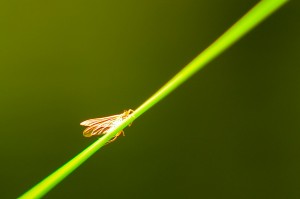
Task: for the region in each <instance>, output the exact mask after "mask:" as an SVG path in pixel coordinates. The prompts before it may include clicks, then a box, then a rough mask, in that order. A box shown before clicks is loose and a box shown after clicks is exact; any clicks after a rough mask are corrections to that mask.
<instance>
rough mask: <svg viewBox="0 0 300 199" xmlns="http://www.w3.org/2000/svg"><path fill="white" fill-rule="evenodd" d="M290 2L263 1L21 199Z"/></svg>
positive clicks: (47, 186)
mask: <svg viewBox="0 0 300 199" xmlns="http://www.w3.org/2000/svg"><path fill="white" fill-rule="evenodd" d="M286 2H287V0H263V1H260V2H259V3H258V4H257V5H256V6H255V7H253V8H252V9H251V10H250V11H249V12H248V13H247V14H246V15H244V16H243V17H242V18H241V19H240V20H239V21H238V22H236V23H235V24H234V25H233V26H232V27H231V28H229V29H228V30H227V31H226V32H225V33H224V34H223V35H221V36H220V37H219V38H218V39H217V40H216V41H215V42H214V43H212V44H211V45H210V46H209V47H208V48H206V49H205V50H204V51H203V52H202V53H201V54H199V55H198V56H197V57H196V58H195V59H194V60H192V61H191V62H190V63H189V64H188V65H187V66H185V67H184V68H183V69H182V70H181V71H180V72H179V73H177V74H176V75H175V76H174V77H173V78H172V79H171V80H170V81H168V82H167V83H166V84H165V85H164V86H163V87H162V88H161V89H159V90H158V91H157V92H156V93H155V94H154V95H153V96H151V97H150V98H149V99H148V100H147V101H146V102H144V103H143V104H142V105H141V106H140V107H138V108H137V109H136V110H135V111H134V113H132V114H131V115H130V116H129V117H128V118H126V119H125V120H124V121H123V122H122V123H120V125H119V126H116V127H114V128H113V129H111V130H110V131H109V132H108V133H106V134H105V135H104V136H102V137H101V138H99V139H98V140H97V141H95V142H94V143H93V144H91V145H90V146H89V147H87V148H86V149H85V150H83V151H82V152H81V153H79V154H78V155H77V156H75V157H74V158H73V159H71V160H70V161H69V162H67V163H66V164H65V165H63V166H62V167H60V168H59V169H57V170H56V171H55V172H53V173H52V174H50V175H49V176H48V177H46V178H45V179H44V180H42V181H41V182H40V183H38V184H37V185H36V186H34V187H33V188H31V189H30V190H29V191H27V192H26V193H24V194H23V195H22V196H20V198H22V199H24V198H40V197H42V196H44V195H45V194H46V193H47V192H48V191H50V190H51V189H52V188H53V187H54V186H56V185H57V184H58V183H60V182H61V181H62V180H63V179H64V178H65V177H66V176H68V175H69V174H70V173H71V172H72V171H74V170H75V169H76V168H77V167H79V166H80V165H81V164H82V163H83V162H84V161H86V160H87V159H88V158H89V157H91V156H92V155H93V154H94V153H95V152H96V151H97V150H98V149H100V148H101V147H102V146H104V145H105V144H106V142H108V141H109V140H110V139H111V138H113V137H114V136H115V135H116V134H117V133H118V132H120V131H121V130H122V129H123V128H125V127H126V126H127V125H128V124H130V123H132V122H133V121H134V120H135V119H136V118H138V117H139V116H141V115H142V114H143V113H144V112H146V111H147V110H148V109H150V108H151V107H152V106H154V105H155V104H156V103H158V102H159V101H160V100H162V99H163V98H164V97H166V96H167V95H168V94H169V93H171V92H172V91H174V90H175V89H176V88H177V87H178V86H180V85H181V84H182V83H184V82H185V81H186V80H187V79H189V78H190V77H191V76H192V75H194V74H195V73H196V72H197V71H199V70H200V69H202V68H203V67H204V66H205V65H206V64H207V63H209V62H210V61H211V60H213V59H214V58H215V57H216V56H218V55H219V54H220V53H222V52H223V51H224V50H226V49H227V48H228V47H230V46H231V45H232V44H234V43H235V42H236V41H237V40H238V39H240V38H241V37H242V36H244V35H245V34H246V33H247V32H249V31H250V30H251V29H252V28H254V27H255V26H256V25H258V24H259V23H260V22H262V21H263V20H264V19H265V18H267V17H268V16H269V15H270V14H272V13H273V12H274V11H276V10H277V9H278V8H280V7H281V6H282V5H283V4H285V3H286Z"/></svg>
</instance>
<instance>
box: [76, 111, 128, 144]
mask: <svg viewBox="0 0 300 199" xmlns="http://www.w3.org/2000/svg"><path fill="white" fill-rule="evenodd" d="M132 113H133V110H131V109H129V110H125V111H124V112H123V113H121V114H118V115H112V116H108V117H101V118H94V119H89V120H85V121H83V122H81V123H80V125H82V126H86V127H87V128H86V129H85V130H84V131H83V136H85V137H92V136H100V135H104V134H106V133H107V132H108V130H109V129H111V128H112V127H115V126H117V125H119V124H120V123H121V122H122V121H123V120H124V119H126V118H127V117H128V116H129V115H130V114H132ZM130 125H131V124H130ZM121 134H123V136H125V134H124V131H123V130H122V131H120V132H119V133H118V134H117V135H116V136H115V137H113V138H112V139H111V140H110V141H109V142H108V143H110V142H113V141H115V140H116V139H117V138H118V137H119V136H120V135H121Z"/></svg>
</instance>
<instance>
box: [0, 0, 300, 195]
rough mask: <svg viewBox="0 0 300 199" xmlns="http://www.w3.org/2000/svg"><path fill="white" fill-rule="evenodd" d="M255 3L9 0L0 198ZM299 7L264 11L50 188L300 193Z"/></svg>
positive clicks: (132, 103) (1, 85)
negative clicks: (88, 122)
mask: <svg viewBox="0 0 300 199" xmlns="http://www.w3.org/2000/svg"><path fill="white" fill-rule="evenodd" d="M256 2H257V1H251V0H248V1H239V0H230V1H221V0H219V1H200V0H199V1H196V0H185V1H172V0H168V1H166V0H163V1H162V0H151V1H109V0H105V1H64V0H62V1H37V0H32V1H13V0H10V1H6V0H4V1H1V2H0V25H1V31H0V61H1V62H0V63H1V66H0V75H1V79H0V92H1V94H0V95H1V96H0V124H1V130H0V132H1V140H0V147H1V148H0V155H1V156H0V157H1V166H0V177H1V181H0V182H1V188H0V198H15V197H17V196H19V195H20V194H22V193H23V192H25V191H26V190H28V189H29V188H31V187H32V186H33V185H35V184H36V183H37V182H39V181H40V180H42V179H43V178H44V177H46V176H47V175H48V174H50V173H51V172H53V171H54V170H56V169H57V168H58V167H60V166H61V165H62V164H64V163H65V162H67V161H68V160H70V159H71V158H72V157H74V156H75V155H76V154H78V153H79V152H80V151H81V150H83V149H84V148H86V147H87V146H89V145H90V144H91V143H93V141H95V139H87V138H84V137H83V136H82V130H83V127H81V126H79V123H80V122H81V121H83V120H85V119H88V118H94V117H102V116H107V115H112V114H118V113H121V112H122V111H123V110H124V109H128V108H132V109H135V108H137V107H138V106H139V105H140V104H141V103H142V102H144V101H145V100H146V99H147V98H148V97H150V96H151V95H152V94H153V93H154V92H155V91H156V90H157V89H158V88H160V87H161V86H162V85H163V84H164V83H165V82H166V81H167V80H169V79H170V78H171V77H172V76H173V75H174V74H176V73H177V72H178V71H179V70H180V69H181V68H182V67H183V66H184V65H186V64H187V63H188V62H189V61H190V60H191V59H193V58H194V57H195V56H196V55H197V54H198V53H199V52H201V51H202V50H204V49H205V48H206V47H207V46H208V45H209V44H210V43H212V42H213V41H214V40H215V39H216V38H217V37H218V36H219V35H220V34H222V33H223V32H224V31H225V30H226V29H227V28H228V27H230V26H231V25H232V24H233V23H234V22H235V21H237V20H238V19H239V18H240V17H241V16H242V15H243V14H244V13H245V12H247V11H248V10H249V9H250V8H251V7H252V6H254V5H255V3H256ZM297 12H299V9H298V8H297V7H295V5H294V3H293V2H290V3H289V4H288V5H286V6H284V7H283V8H282V9H281V10H280V11H278V12H276V13H275V14H274V15H273V16H271V17H270V18H268V19H267V20H266V21H264V23H263V24H261V25H260V26H259V27H258V28H256V29H255V30H253V31H252V32H251V33H250V34H248V35H246V37H244V38H243V39H241V40H240V41H239V42H238V43H237V44H236V45H234V46H233V47H232V48H230V49H229V50H227V51H226V52H225V53H223V54H222V55H221V56H220V57H218V58H217V59H216V60H214V61H213V62H211V63H210V64H209V65H208V66H207V67H206V68H204V70H202V71H200V72H199V73H198V74H196V75H195V76H193V78H191V79H190V80H188V81H187V82H186V83H185V84H184V85H183V86H181V87H180V88H179V89H177V90H176V91H175V92H174V93H172V94H171V95H169V96H168V97H167V98H166V99H164V100H163V101H162V102H160V103H159V104H157V106H155V107H153V109H151V110H149V111H148V112H146V113H145V114H144V115H142V116H141V117H140V118H138V119H137V120H136V121H135V122H134V123H133V125H132V127H130V128H127V129H126V130H125V132H126V137H121V138H119V139H118V140H117V141H116V142H114V143H113V144H110V145H108V146H105V147H104V148H103V149H101V150H100V151H98V152H97V153H96V154H95V155H94V156H93V157H91V158H90V159H89V160H88V161H87V162H86V163H84V164H83V165H82V166H81V167H80V168H78V169H77V170H76V171H75V172H74V173H72V174H71V175H70V176H69V177H67V178H66V179H65V180H64V181H63V182H62V183H60V184H59V185H58V186H57V187H55V188H54V189H53V190H52V191H51V192H49V194H47V196H46V197H45V198H67V197H68V198H240V199H241V198H299V197H300V189H299V187H300V160H299V158H300V153H299V152H300V140H299V139H300V124H299V119H300V104H299V101H300V92H299V91H300V68H299V66H300V62H299V50H300V49H299V44H300V42H299V35H300V31H299V17H298V16H296V15H297V14H298V13H297Z"/></svg>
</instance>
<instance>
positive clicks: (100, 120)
mask: <svg viewBox="0 0 300 199" xmlns="http://www.w3.org/2000/svg"><path fill="white" fill-rule="evenodd" d="M119 116H120V115H112V116H108V117H101V118H94V119H89V120H85V121H83V122H81V123H80V125H81V126H93V125H95V124H100V123H103V122H106V121H109V120H116V119H117V118H119Z"/></svg>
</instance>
